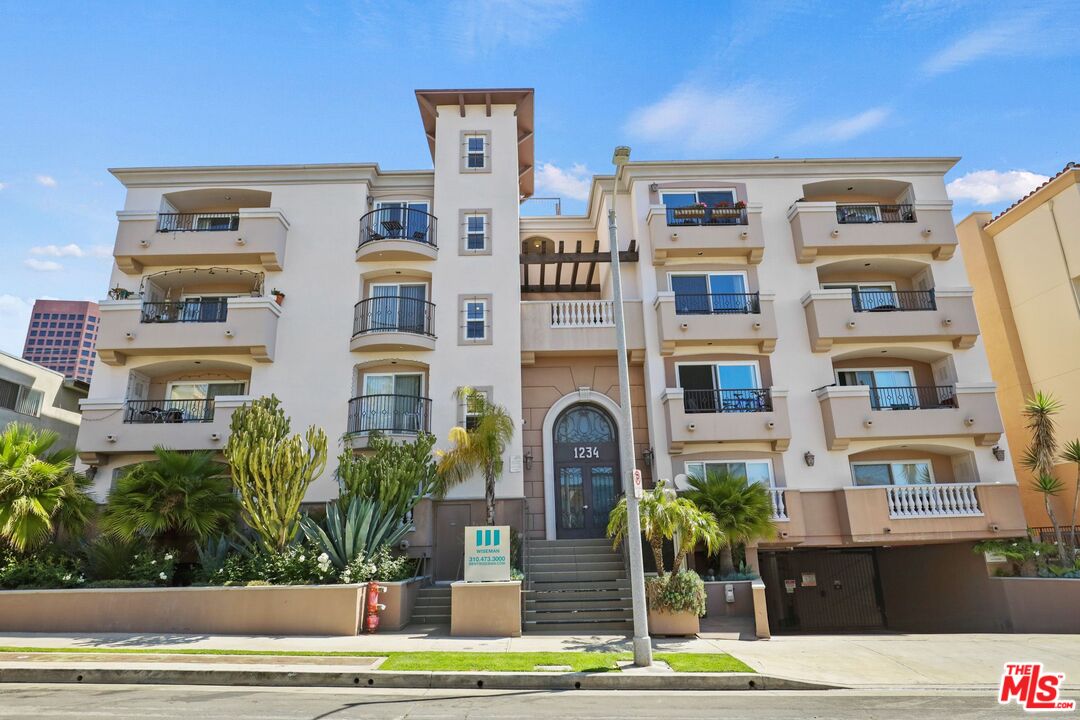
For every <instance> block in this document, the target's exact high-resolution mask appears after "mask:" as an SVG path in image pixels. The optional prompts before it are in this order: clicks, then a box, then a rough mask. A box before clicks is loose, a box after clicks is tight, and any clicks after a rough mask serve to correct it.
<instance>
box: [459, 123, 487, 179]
mask: <svg viewBox="0 0 1080 720" xmlns="http://www.w3.org/2000/svg"><path fill="white" fill-rule="evenodd" d="M461 172H463V173H489V172H491V132H490V131H489V130H463V131H462V132H461Z"/></svg>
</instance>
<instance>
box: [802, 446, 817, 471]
mask: <svg viewBox="0 0 1080 720" xmlns="http://www.w3.org/2000/svg"><path fill="white" fill-rule="evenodd" d="M802 459H803V462H805V463H806V467H814V461H815V460H816V459H817V458H815V457H814V453H812V452H810V451H809V450H807V451H806V452H804V453H803V456H802Z"/></svg>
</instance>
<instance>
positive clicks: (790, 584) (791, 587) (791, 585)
mask: <svg viewBox="0 0 1080 720" xmlns="http://www.w3.org/2000/svg"><path fill="white" fill-rule="evenodd" d="M784 590H785V591H786V592H787V594H788V595H794V594H795V578H788V579H786V580H784Z"/></svg>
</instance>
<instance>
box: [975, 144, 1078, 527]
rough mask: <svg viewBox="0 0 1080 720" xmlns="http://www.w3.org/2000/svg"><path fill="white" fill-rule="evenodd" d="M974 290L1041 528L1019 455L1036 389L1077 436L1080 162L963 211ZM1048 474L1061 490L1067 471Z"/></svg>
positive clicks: (1031, 517)
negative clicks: (1018, 193) (1011, 195)
mask: <svg viewBox="0 0 1080 720" xmlns="http://www.w3.org/2000/svg"><path fill="white" fill-rule="evenodd" d="M956 232H957V235H958V236H959V239H960V247H961V248H962V249H963V253H964V257H965V258H966V262H967V267H968V273H969V274H970V276H971V282H972V285H973V286H974V287H975V291H976V292H975V310H976V312H977V313H978V316H979V321H980V324H981V325H982V327H983V328H984V331H985V335H984V342H985V345H986V353H987V355H988V357H989V360H990V369H991V370H992V371H993V376H994V380H995V381H996V382H997V384H998V402H999V403H1000V405H1001V411H1002V414H1003V415H1004V418H1005V435H1006V437H1008V439H1009V444H1010V445H1011V446H1012V448H1013V455H1012V457H1011V460H1012V463H1013V465H1014V466H1015V469H1016V475H1017V477H1019V478H1020V479H1021V480H1020V487H1021V496H1022V497H1023V502H1024V513H1025V515H1026V516H1027V520H1028V524H1029V525H1031V526H1032V527H1043V528H1045V527H1048V526H1049V525H1050V520H1049V518H1048V517H1047V514H1046V508H1045V505H1044V499H1043V496H1042V495H1041V494H1040V493H1038V492H1036V491H1035V490H1034V489H1033V488H1032V487H1031V477H1032V476H1031V472H1030V471H1029V470H1026V469H1025V468H1023V467H1022V466H1021V464H1020V459H1021V457H1022V454H1023V450H1024V448H1025V447H1026V446H1027V445H1028V443H1030V442H1031V435H1030V433H1029V432H1028V431H1027V429H1026V428H1025V427H1024V426H1025V420H1024V416H1023V410H1024V402H1025V398H1027V397H1030V396H1031V395H1032V394H1033V393H1034V392H1035V391H1036V390H1041V391H1043V392H1047V393H1050V394H1051V395H1053V396H1054V397H1055V398H1056V399H1057V400H1059V401H1060V402H1061V403H1062V408H1061V411H1060V413H1059V414H1058V416H1057V417H1056V418H1055V419H1056V421H1057V426H1058V439H1059V440H1060V441H1061V442H1066V441H1069V440H1074V439H1076V438H1080V166H1077V165H1076V163H1069V164H1068V165H1066V166H1065V167H1064V168H1063V169H1062V170H1061V172H1059V173H1058V174H1057V175H1055V176H1054V177H1052V178H1051V179H1050V180H1048V181H1047V182H1046V183H1044V184H1043V185H1041V186H1040V187H1039V188H1037V189H1035V190H1034V191H1032V192H1031V193H1030V194H1028V195H1027V196H1026V197H1024V198H1023V199H1021V200H1019V201H1018V202H1016V203H1015V204H1013V205H1012V206H1011V207H1009V208H1008V209H1007V210H1005V211H1004V212H1002V213H1000V214H999V215H997V216H996V217H995V216H993V215H992V214H991V213H988V212H975V213H972V214H971V215H968V216H967V217H966V218H964V219H963V220H961V221H960V223H959V224H958V225H957V226H956ZM1055 474H1056V475H1057V476H1058V478H1059V479H1060V480H1061V481H1062V483H1063V485H1064V486H1065V487H1066V488H1072V487H1073V485H1074V483H1075V481H1076V468H1075V467H1073V466H1071V465H1069V464H1067V463H1062V464H1061V465H1060V466H1059V467H1058V468H1057V469H1056V470H1055ZM1051 502H1053V503H1054V507H1055V513H1056V515H1057V517H1058V520H1059V521H1060V522H1062V523H1064V524H1067V523H1068V520H1069V518H1070V517H1071V516H1072V493H1071V492H1065V493H1062V495H1060V496H1059V497H1057V498H1053V499H1052V500H1051Z"/></svg>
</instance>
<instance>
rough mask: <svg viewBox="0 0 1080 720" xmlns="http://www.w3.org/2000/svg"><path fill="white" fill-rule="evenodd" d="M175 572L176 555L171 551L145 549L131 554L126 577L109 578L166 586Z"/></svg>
mask: <svg viewBox="0 0 1080 720" xmlns="http://www.w3.org/2000/svg"><path fill="white" fill-rule="evenodd" d="M175 572H176V557H175V555H173V553H172V552H171V551H167V550H145V551H143V552H140V553H136V554H135V555H133V556H132V558H131V567H130V568H129V569H128V571H127V573H126V575H127V577H123V578H110V579H115V580H127V581H130V582H133V583H140V584H142V585H159V586H168V585H171V584H172V579H173V574H175Z"/></svg>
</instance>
